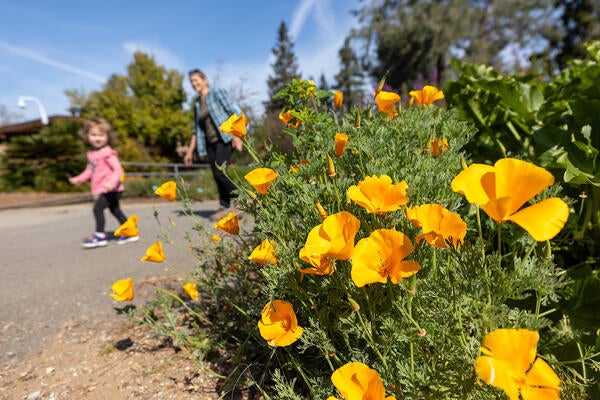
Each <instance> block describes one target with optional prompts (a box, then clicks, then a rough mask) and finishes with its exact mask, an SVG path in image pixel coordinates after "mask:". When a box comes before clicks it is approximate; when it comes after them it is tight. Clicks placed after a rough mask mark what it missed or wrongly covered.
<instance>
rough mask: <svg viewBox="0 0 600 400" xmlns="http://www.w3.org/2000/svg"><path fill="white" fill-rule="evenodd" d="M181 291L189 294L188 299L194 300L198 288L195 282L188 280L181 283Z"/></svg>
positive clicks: (196, 296)
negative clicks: (183, 283)
mask: <svg viewBox="0 0 600 400" xmlns="http://www.w3.org/2000/svg"><path fill="white" fill-rule="evenodd" d="M183 291H184V292H185V294H187V295H188V296H190V299H192V300H196V299H197V298H198V296H199V295H198V288H197V287H196V282H188V283H186V284H185V285H183Z"/></svg>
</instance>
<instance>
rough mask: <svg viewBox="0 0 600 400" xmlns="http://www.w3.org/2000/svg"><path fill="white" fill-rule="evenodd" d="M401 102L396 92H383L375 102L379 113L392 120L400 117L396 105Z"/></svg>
mask: <svg viewBox="0 0 600 400" xmlns="http://www.w3.org/2000/svg"><path fill="white" fill-rule="evenodd" d="M399 101H400V96H399V95H398V94H397V93H394V92H385V91H381V92H379V93H378V94H377V96H375V102H377V107H378V108H379V111H381V112H383V113H386V114H387V115H389V116H390V118H394V117H396V116H397V115H398V108H397V107H396V103H398V102H399Z"/></svg>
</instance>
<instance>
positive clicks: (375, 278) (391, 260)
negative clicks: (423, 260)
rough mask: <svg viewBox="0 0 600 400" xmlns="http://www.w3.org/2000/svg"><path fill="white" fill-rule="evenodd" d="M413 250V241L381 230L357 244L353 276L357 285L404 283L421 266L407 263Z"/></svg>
mask: <svg viewBox="0 0 600 400" xmlns="http://www.w3.org/2000/svg"><path fill="white" fill-rule="evenodd" d="M412 251H413V245H412V243H411V242H410V239H409V238H408V237H407V236H406V235H405V234H404V233H402V232H398V231H396V230H394V229H377V230H375V231H373V233H371V234H370V235H369V237H367V238H364V239H361V240H359V241H358V243H356V247H355V248H354V254H353V256H352V271H351V273H350V275H351V277H352V280H353V281H354V284H355V285H356V286H358V287H363V286H365V285H367V284H370V283H376V282H380V283H386V282H387V280H388V278H390V280H391V281H392V283H394V284H397V283H400V281H401V280H402V278H406V277H409V276H412V275H414V274H415V272H417V271H419V270H420V269H421V266H420V265H419V264H417V263H416V262H414V261H409V260H404V258H406V256H408V255H409V254H410V253H412Z"/></svg>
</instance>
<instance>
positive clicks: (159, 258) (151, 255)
mask: <svg viewBox="0 0 600 400" xmlns="http://www.w3.org/2000/svg"><path fill="white" fill-rule="evenodd" d="M141 261H151V262H156V263H161V262H163V261H165V253H163V248H162V243H161V242H154V244H153V245H152V246H150V247H148V249H147V250H146V255H145V256H143V257H142V259H141Z"/></svg>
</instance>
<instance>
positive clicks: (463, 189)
mask: <svg viewBox="0 0 600 400" xmlns="http://www.w3.org/2000/svg"><path fill="white" fill-rule="evenodd" d="M489 173H492V174H493V173H494V167H492V166H491V165H485V164H471V165H470V166H469V167H468V168H467V169H464V170H462V171H461V172H460V173H459V174H458V175H456V176H455V177H454V179H452V182H451V184H450V185H451V187H452V190H453V191H455V192H457V193H462V194H463V195H464V196H465V197H466V198H467V201H468V202H469V203H471V204H478V205H482V204H486V203H487V202H488V201H490V198H494V197H495V195H493V194H491V193H488V192H486V189H488V190H490V188H489V187H486V188H484V185H483V184H482V178H483V177H484V175H486V174H489Z"/></svg>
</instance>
